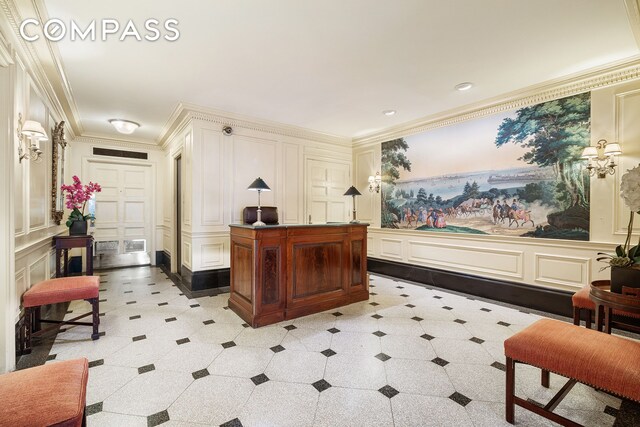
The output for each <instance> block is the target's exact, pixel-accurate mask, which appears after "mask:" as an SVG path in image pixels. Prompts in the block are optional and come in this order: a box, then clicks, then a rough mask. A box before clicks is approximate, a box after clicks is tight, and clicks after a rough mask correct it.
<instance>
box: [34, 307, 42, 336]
mask: <svg viewBox="0 0 640 427" xmlns="http://www.w3.org/2000/svg"><path fill="white" fill-rule="evenodd" d="M41 307H42V306H37V307H34V309H33V311H32V312H33V330H34V331H39V330H40V329H42V323H40V319H41V318H42V310H41V309H40V308H41Z"/></svg>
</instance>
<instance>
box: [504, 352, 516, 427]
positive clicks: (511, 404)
mask: <svg viewBox="0 0 640 427" xmlns="http://www.w3.org/2000/svg"><path fill="white" fill-rule="evenodd" d="M506 363H507V390H506V391H507V396H506V408H505V418H506V419H507V422H508V423H509V424H513V415H514V410H515V401H514V396H515V388H516V376H515V367H516V366H515V365H516V364H515V362H514V361H513V359H512V358H510V357H507V360H506Z"/></svg>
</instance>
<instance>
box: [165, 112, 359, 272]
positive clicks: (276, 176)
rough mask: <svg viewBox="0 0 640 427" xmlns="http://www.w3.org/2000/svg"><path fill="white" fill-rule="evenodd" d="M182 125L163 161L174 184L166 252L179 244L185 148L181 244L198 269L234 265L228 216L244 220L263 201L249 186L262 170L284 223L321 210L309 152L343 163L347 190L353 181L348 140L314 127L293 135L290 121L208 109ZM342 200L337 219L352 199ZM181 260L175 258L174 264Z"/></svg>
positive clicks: (344, 216) (344, 217) (267, 196)
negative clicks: (315, 206) (314, 198)
mask: <svg viewBox="0 0 640 427" xmlns="http://www.w3.org/2000/svg"><path fill="white" fill-rule="evenodd" d="M223 123H230V124H231V125H232V127H233V134H232V135H224V134H223V133H222V126H223ZM176 129H177V130H176V131H175V132H174V134H173V135H172V136H171V137H169V138H168V139H167V143H166V144H165V153H164V169H165V170H167V171H171V172H170V174H167V175H166V177H167V179H170V182H171V185H166V186H165V193H164V219H163V233H164V238H163V243H164V250H165V251H166V252H168V253H172V252H173V251H174V247H173V245H174V243H175V237H174V232H173V229H174V220H175V218H174V217H175V212H174V209H173V206H174V204H173V203H174V198H175V185H174V184H175V171H174V168H175V165H174V159H175V157H177V156H178V154H179V153H180V154H181V155H182V165H183V171H184V176H183V196H184V200H183V215H182V216H183V221H182V237H183V239H182V251H181V252H182V260H183V264H184V265H185V266H186V267H187V268H189V269H190V270H191V271H201V270H212V269H220V268H227V267H229V256H230V254H229V251H230V249H229V224H234V223H241V222H242V217H241V215H242V209H243V208H244V207H245V206H252V205H253V206H255V205H256V204H257V194H256V193H255V192H252V191H248V190H247V187H248V186H249V184H251V182H253V180H254V179H256V178H257V177H258V176H260V177H261V178H262V179H264V180H265V182H266V183H267V184H268V185H269V187H270V188H271V190H272V191H270V192H262V196H261V204H262V205H263V206H277V207H278V215H279V219H280V223H281V224H302V223H306V222H307V220H308V216H309V215H312V217H315V215H314V213H313V211H312V206H311V205H312V203H309V199H308V198H306V197H305V196H306V195H307V194H309V191H307V189H308V187H309V182H308V177H307V175H306V165H307V164H308V162H309V161H310V160H314V161H318V162H321V163H322V164H324V165H327V166H331V165H332V164H339V165H344V167H346V170H347V173H346V176H345V179H344V181H345V182H344V188H343V189H342V190H341V191H342V193H344V191H346V189H347V188H348V187H349V185H351V147H350V141H348V140H344V139H340V138H332V137H327V136H325V135H320V134H314V133H313V132H302V134H301V135H300V136H298V135H292V133H293V131H292V128H291V127H289V126H285V125H278V124H273V123H269V124H265V123H263V122H259V121H257V120H255V121H252V120H251V119H246V118H243V120H239V119H237V118H235V119H234V118H230V117H229V116H225V117H221V116H220V115H216V114H202V113H200V114H195V113H189V114H188V115H186V116H185V117H184V118H183V120H182V123H181V124H180V125H178V124H176ZM296 131H297V132H296V133H300V130H298V129H296ZM327 185H328V184H327ZM169 188H171V190H169ZM336 203H339V207H338V211H339V213H338V214H337V216H338V217H339V218H337V219H336V220H341V221H348V220H349V213H350V209H351V207H350V206H351V204H350V203H351V200H350V199H349V198H346V197H343V196H340V198H339V199H338V200H337V202H336ZM173 262H174V257H172V263H173ZM177 268H178V266H176V265H173V266H172V270H174V271H176V269H177Z"/></svg>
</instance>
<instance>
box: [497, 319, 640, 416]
mask: <svg viewBox="0 0 640 427" xmlns="http://www.w3.org/2000/svg"><path fill="white" fill-rule="evenodd" d="M504 354H505V356H506V359H507V390H506V398H507V399H506V404H507V405H506V419H507V421H508V422H509V423H511V424H513V421H514V420H513V416H514V409H515V407H514V405H518V406H522V407H523V408H525V409H528V410H530V411H532V412H535V413H536V414H538V415H541V416H543V417H545V418H548V419H550V420H551V421H554V422H556V423H558V424H561V425H564V426H578V425H579V424H577V423H574V422H573V421H571V420H569V419H567V418H564V417H562V416H560V415H558V414H555V413H553V410H554V409H555V408H556V406H558V404H559V403H560V402H561V401H562V399H563V398H564V397H565V396H566V395H567V394H568V393H569V391H571V388H572V387H573V386H574V385H575V383H576V382H581V383H583V384H586V385H589V386H592V387H595V388H597V389H600V390H603V391H606V392H608V393H611V394H614V395H616V396H619V397H623V398H626V399H630V400H635V401H636V402H640V368H639V367H640V342H638V341H633V340H629V339H625V338H620V337H617V336H614V335H609V334H605V333H602V332H597V331H595V330H593V329H586V328H581V327H578V326H575V325H571V324H568V323H564V322H561V321H559V320H552V319H542V320H538V321H537V322H535V323H534V324H532V325H530V326H529V327H527V328H525V329H523V330H522V331H520V332H518V333H517V334H515V335H513V336H512V337H510V338H508V339H507V340H506V341H505V342H504ZM516 362H520V363H526V364H528V365H532V366H535V367H538V368H540V369H541V370H542V385H543V386H544V387H549V372H554V373H556V374H558V375H562V376H563V377H567V378H569V381H568V382H567V383H566V384H565V385H564V386H563V387H562V388H561V389H560V391H559V392H558V393H557V394H556V395H555V396H554V397H553V398H552V399H551V400H550V401H549V403H548V404H547V405H546V406H545V407H540V406H538V405H536V404H534V403H532V402H529V401H527V400H526V399H522V398H520V397H517V396H515V363H516Z"/></svg>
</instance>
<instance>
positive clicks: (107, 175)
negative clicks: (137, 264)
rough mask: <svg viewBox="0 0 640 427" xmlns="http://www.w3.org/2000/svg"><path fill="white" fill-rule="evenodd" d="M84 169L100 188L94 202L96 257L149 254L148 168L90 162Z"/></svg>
mask: <svg viewBox="0 0 640 427" xmlns="http://www.w3.org/2000/svg"><path fill="white" fill-rule="evenodd" d="M88 166H89V168H88V175H89V180H91V181H93V182H97V183H99V184H100V185H101V186H102V192H100V193H96V203H95V216H96V221H95V225H94V227H93V235H94V238H95V240H96V251H95V253H96V255H98V256H99V255H100V254H103V255H123V254H142V253H146V254H147V255H150V251H151V241H150V236H151V192H152V188H151V170H150V169H151V168H150V167H148V166H142V165H135V164H116V163H103V162H91V161H90V162H89V165H88Z"/></svg>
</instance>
